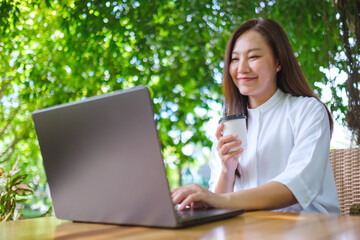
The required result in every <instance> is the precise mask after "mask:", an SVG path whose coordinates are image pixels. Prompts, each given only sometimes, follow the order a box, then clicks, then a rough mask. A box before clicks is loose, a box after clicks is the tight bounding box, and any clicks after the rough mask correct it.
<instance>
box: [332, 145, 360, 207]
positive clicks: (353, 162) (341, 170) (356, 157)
mask: <svg viewBox="0 0 360 240" xmlns="http://www.w3.org/2000/svg"><path fill="white" fill-rule="evenodd" d="M330 162H331V166H332V169H333V172H334V177H335V183H336V188H337V191H338V198H339V203H340V209H341V214H349V211H350V207H351V205H353V204H360V148H348V149H332V150H330Z"/></svg>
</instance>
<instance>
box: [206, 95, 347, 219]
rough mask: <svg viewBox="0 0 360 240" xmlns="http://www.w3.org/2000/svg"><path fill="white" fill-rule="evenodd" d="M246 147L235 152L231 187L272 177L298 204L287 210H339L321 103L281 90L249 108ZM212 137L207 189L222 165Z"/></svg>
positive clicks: (243, 186) (239, 187)
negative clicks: (236, 160) (236, 172)
mask: <svg viewBox="0 0 360 240" xmlns="http://www.w3.org/2000/svg"><path fill="white" fill-rule="evenodd" d="M247 141H248V146H247V148H246V149H244V152H243V153H242V154H241V155H240V157H239V165H238V170H239V172H240V176H241V177H240V178H239V177H236V180H235V184H234V191H239V190H244V189H249V188H255V187H257V186H260V185H263V184H265V183H268V182H271V181H277V182H280V183H282V184H284V185H286V186H287V187H288V188H289V189H290V191H291V192H292V193H293V194H294V196H295V197H296V199H297V201H298V204H295V205H293V206H290V207H287V208H283V209H279V211H286V212H312V213H334V214H339V213H340V207H339V202H338V197H337V191H336V185H335V180H334V176H333V172H332V169H331V165H330V161H329V149H330V127H329V118H328V114H327V111H326V109H325V107H324V106H323V104H322V103H320V102H319V101H318V100H317V99H315V98H311V97H294V96H291V95H290V94H286V93H284V92H282V91H281V90H280V89H278V90H277V91H276V93H275V94H274V95H273V96H272V97H271V98H270V99H269V100H268V101H267V102H265V103H264V104H262V105H261V106H259V107H257V108H256V109H248V134H247ZM216 146H217V139H216V138H215V141H214V144H213V147H212V154H211V158H210V169H211V178H210V182H209V185H210V190H211V191H213V192H214V191H215V185H216V183H217V182H218V180H219V177H220V173H221V169H222V165H221V159H220V157H219V155H218V152H217V150H216Z"/></svg>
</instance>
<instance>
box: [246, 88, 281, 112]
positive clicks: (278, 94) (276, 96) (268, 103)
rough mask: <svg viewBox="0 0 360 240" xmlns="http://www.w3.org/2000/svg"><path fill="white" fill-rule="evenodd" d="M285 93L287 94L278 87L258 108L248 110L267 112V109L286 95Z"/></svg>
mask: <svg viewBox="0 0 360 240" xmlns="http://www.w3.org/2000/svg"><path fill="white" fill-rule="evenodd" d="M285 95H286V94H285V93H284V92H283V91H281V90H280V88H278V89H277V90H276V92H275V93H274V95H272V97H271V98H270V99H269V100H267V101H266V102H264V103H263V104H261V105H260V106H258V107H257V108H248V111H249V112H252V111H255V110H256V111H260V112H266V111H267V110H269V109H271V108H272V107H273V106H274V105H275V104H277V103H278V102H279V101H280V100H281V99H282V98H283V97H285Z"/></svg>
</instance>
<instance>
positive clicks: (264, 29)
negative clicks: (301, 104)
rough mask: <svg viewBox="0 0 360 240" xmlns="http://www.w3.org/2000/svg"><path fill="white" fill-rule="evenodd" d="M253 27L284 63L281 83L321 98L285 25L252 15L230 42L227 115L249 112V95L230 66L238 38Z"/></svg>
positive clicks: (278, 79)
mask: <svg viewBox="0 0 360 240" xmlns="http://www.w3.org/2000/svg"><path fill="white" fill-rule="evenodd" d="M249 30H254V31H257V32H258V33H260V34H261V35H262V36H263V37H264V38H265V40H266V42H267V43H268V45H269V46H270V48H271V49H272V51H273V54H274V57H275V59H276V60H277V61H278V63H279V65H280V66H281V70H280V71H279V72H277V75H276V84H277V87H278V88H280V89H281V90H282V91H283V92H285V93H290V94H291V95H293V96H304V97H314V98H316V99H317V100H318V101H320V99H319V97H318V96H316V95H315V93H314V91H313V90H312V89H311V87H310V85H309V84H308V82H307V81H306V79H305V76H304V74H303V71H302V70H301V67H300V65H299V63H298V61H297V60H296V57H295V55H294V51H293V49H292V47H291V45H290V42H289V39H288V37H287V35H286V33H285V31H284V30H283V29H282V27H281V26H280V25H279V24H278V23H277V22H275V21H273V20H270V19H252V20H249V21H246V22H245V23H243V24H242V25H240V26H239V27H238V28H237V29H236V30H235V31H234V32H233V34H232V35H231V37H230V39H229V41H228V43H227V46H226V51H225V59H224V70H223V92H224V96H225V101H224V115H225V116H227V115H232V114H237V113H244V114H245V115H246V116H248V111H247V107H248V97H247V96H245V95H242V94H241V93H240V91H239V90H238V88H237V87H236V85H235V84H234V82H233V80H232V78H231V75H230V71H229V67H230V61H231V55H232V51H233V49H234V45H235V42H236V40H237V39H238V38H239V37H240V35H242V34H243V33H245V32H246V31H249ZM320 102H321V101H320ZM324 106H325V108H326V110H327V112H328V115H329V122H330V131H331V132H332V130H333V120H332V117H331V113H330V111H329V109H328V108H327V107H326V105H325V104H324Z"/></svg>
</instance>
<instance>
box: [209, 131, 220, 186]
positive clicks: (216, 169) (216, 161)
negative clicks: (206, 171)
mask: <svg viewBox="0 0 360 240" xmlns="http://www.w3.org/2000/svg"><path fill="white" fill-rule="evenodd" d="M216 147H217V139H216V138H215V139H214V141H213V145H212V148H211V156H210V161H209V165H210V170H211V173H210V180H209V190H210V191H211V192H215V187H216V184H217V182H218V181H219V178H220V171H221V169H222V166H221V159H220V157H219V154H218V152H217V150H216Z"/></svg>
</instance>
